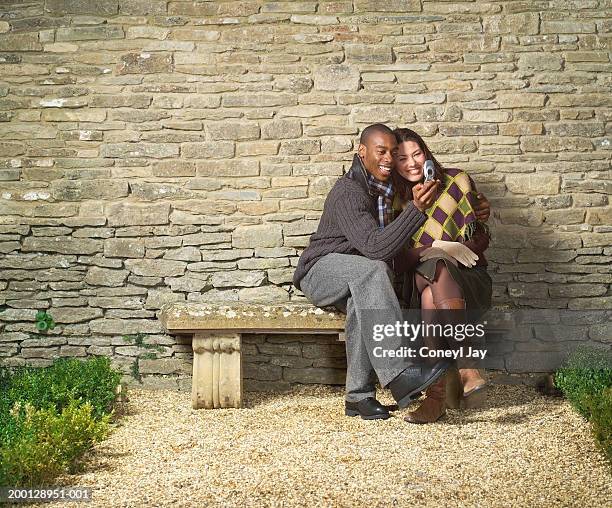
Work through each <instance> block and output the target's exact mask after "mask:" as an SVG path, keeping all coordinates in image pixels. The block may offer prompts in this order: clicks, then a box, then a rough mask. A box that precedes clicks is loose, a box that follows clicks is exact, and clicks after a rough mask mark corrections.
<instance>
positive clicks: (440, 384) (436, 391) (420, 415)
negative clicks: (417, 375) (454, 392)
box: [404, 376, 446, 424]
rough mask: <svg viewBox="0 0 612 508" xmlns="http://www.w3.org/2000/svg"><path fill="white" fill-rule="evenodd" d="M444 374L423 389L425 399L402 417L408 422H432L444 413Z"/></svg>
mask: <svg viewBox="0 0 612 508" xmlns="http://www.w3.org/2000/svg"><path fill="white" fill-rule="evenodd" d="M445 399H446V376H442V377H441V378H440V379H438V381H436V382H435V383H434V384H432V385H430V386H429V388H427V390H426V391H425V400H423V402H421V405H420V406H419V407H418V409H417V410H416V411H411V412H410V413H408V415H407V416H406V417H405V418H404V420H406V421H407V422H410V423H419V424H422V423H433V422H435V421H437V420H439V419H440V418H441V417H442V416H444V415H445V414H446V400H445Z"/></svg>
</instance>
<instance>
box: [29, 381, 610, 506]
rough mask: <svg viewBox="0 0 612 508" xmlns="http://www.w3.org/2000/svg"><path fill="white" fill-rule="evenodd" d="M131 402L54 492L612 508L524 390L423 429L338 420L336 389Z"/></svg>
mask: <svg viewBox="0 0 612 508" xmlns="http://www.w3.org/2000/svg"><path fill="white" fill-rule="evenodd" d="M128 395H129V399H128V402H127V403H126V415H125V416H124V418H123V419H121V420H120V422H119V424H118V426H117V427H116V428H115V429H114V431H113V433H112V434H111V435H110V437H109V439H107V440H106V441H104V442H103V443H100V444H98V445H97V446H96V448H95V451H94V452H93V453H91V454H90V456H89V457H88V458H87V462H86V465H85V471H84V472H83V473H81V474H78V475H70V476H64V477H62V478H60V479H59V481H58V482H57V483H58V484H59V485H72V486H82V487H91V488H92V489H93V492H92V499H93V502H92V503H91V504H89V505H86V506H113V507H114V506H126V507H128V506H129V507H132V506H133V507H139V508H140V507H143V506H172V507H175V506H223V507H231V506H241V507H242V506H248V507H249V506H253V507H259V506H283V507H289V506H334V507H336V506H338V507H339V506H342V507H344V506H346V507H359V506H368V507H370V506H411V507H420V506H436V507H438V506H449V507H463V506H482V507H509V506H512V507H521V506H525V507H540V506H547V507H550V506H611V505H612V479H611V476H610V470H609V469H608V466H607V465H606V463H605V461H604V459H603V457H602V456H601V455H600V454H599V452H598V451H597V450H596V448H595V445H594V442H593V440H592V438H591V436H590V434H589V429H588V425H587V424H586V422H585V421H584V420H582V419H581V418H580V417H579V416H578V415H577V414H575V413H574V412H573V411H572V410H571V408H570V407H569V405H568V404H567V403H566V402H565V401H563V400H560V399H555V398H548V397H543V396H541V395H539V394H538V393H537V392H536V391H535V390H534V389H532V388H527V387H523V386H494V387H492V388H491V391H490V397H489V404H488V405H487V407H486V408H485V409H482V410H472V411H455V410H450V411H449V412H448V414H447V416H446V417H445V418H444V419H443V420H441V421H440V422H438V423H436V424H433V425H425V426H417V425H411V424H408V423H405V422H404V421H403V419H402V417H401V416H402V412H397V413H395V417H393V418H391V419H389V420H386V421H369V422H366V421H363V420H361V419H359V418H347V417H345V416H344V415H343V392H342V391H340V390H336V389H333V388H330V387H322V386H310V387H304V388H300V389H295V390H294V391H293V392H292V393H285V394H270V393H267V394H262V393H259V394H256V393H251V394H247V404H246V405H247V407H246V408H245V409H223V410H220V409H218V410H210V411H206V410H199V411H195V410H192V409H191V405H190V394H188V393H177V392H169V391H144V390H136V389H134V390H130V392H129V394H128ZM381 399H382V400H384V401H385V402H387V403H390V402H391V399H390V398H389V397H388V394H387V393H385V395H384V396H383V397H381ZM404 411H406V410H404ZM58 505H59V503H56V504H54V505H53V506H58ZM65 505H66V506H67V507H70V508H74V507H75V504H72V503H66V504H65ZM39 506H49V505H48V504H46V505H39Z"/></svg>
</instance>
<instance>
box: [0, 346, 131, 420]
mask: <svg viewBox="0 0 612 508" xmlns="http://www.w3.org/2000/svg"><path fill="white" fill-rule="evenodd" d="M120 380H121V374H120V373H119V372H117V371H115V370H114V369H112V368H111V364H110V359H109V358H106V357H103V356H99V357H94V358H90V359H88V360H86V361H81V360H77V359H75V358H61V359H58V360H56V361H55V362H54V363H53V365H52V366H50V367H46V368H42V369H41V368H38V369H36V368H32V367H22V368H20V369H17V370H15V372H14V373H12V374H11V373H7V372H4V373H3V375H0V383H1V384H2V395H1V396H2V399H3V402H6V403H7V404H8V405H9V406H10V407H12V405H13V403H15V402H17V401H22V402H29V403H30V404H32V405H33V406H34V407H35V408H36V409H40V408H45V407H47V406H49V405H53V406H55V408H56V409H57V410H58V411H61V410H62V408H64V407H66V405H67V404H68V402H69V401H70V400H73V399H74V400H82V401H85V400H88V401H89V402H90V403H91V405H92V407H93V414H94V416H95V417H97V418H98V417H101V416H102V415H103V414H105V413H107V412H109V411H110V410H111V409H112V406H113V402H114V399H115V388H116V387H117V385H118V384H119V382H120ZM2 405H4V404H2Z"/></svg>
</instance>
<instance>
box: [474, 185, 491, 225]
mask: <svg viewBox="0 0 612 508" xmlns="http://www.w3.org/2000/svg"><path fill="white" fill-rule="evenodd" d="M476 199H477V200H478V201H477V203H476V205H475V207H474V213H475V214H476V219H478V220H479V221H480V222H487V221H488V220H489V217H490V216H491V203H489V200H488V199H487V198H486V197H485V195H484V194H483V193H482V192H479V193H478V194H476Z"/></svg>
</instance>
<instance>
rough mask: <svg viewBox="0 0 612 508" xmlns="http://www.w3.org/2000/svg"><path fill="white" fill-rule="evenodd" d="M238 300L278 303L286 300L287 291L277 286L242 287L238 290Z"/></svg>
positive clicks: (287, 297) (287, 296)
mask: <svg viewBox="0 0 612 508" xmlns="http://www.w3.org/2000/svg"><path fill="white" fill-rule="evenodd" d="M238 300H239V301H241V302H244V303H262V304H269V303H278V302H288V301H289V293H287V291H286V290H284V289H283V288H279V287H277V286H261V287H254V288H244V289H241V290H240V291H239V292H238Z"/></svg>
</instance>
